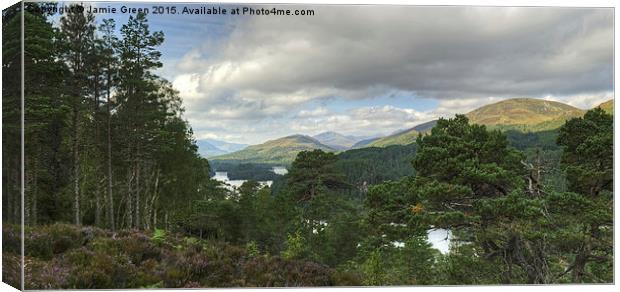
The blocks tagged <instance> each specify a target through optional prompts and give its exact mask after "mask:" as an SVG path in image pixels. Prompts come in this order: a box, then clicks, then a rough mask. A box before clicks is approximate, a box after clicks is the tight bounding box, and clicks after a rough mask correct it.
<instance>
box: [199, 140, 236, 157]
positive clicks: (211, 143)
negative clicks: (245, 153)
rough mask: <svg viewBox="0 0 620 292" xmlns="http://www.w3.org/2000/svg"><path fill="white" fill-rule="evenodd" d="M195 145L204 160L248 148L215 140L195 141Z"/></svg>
mask: <svg viewBox="0 0 620 292" xmlns="http://www.w3.org/2000/svg"><path fill="white" fill-rule="evenodd" d="M196 145H197V146H198V153H199V154H200V155H201V156H203V157H205V158H210V157H213V156H218V155H223V154H227V153H231V152H235V151H239V150H241V149H243V148H245V147H247V146H248V145H246V144H237V143H229V142H224V141H219V140H215V139H200V140H197V141H196Z"/></svg>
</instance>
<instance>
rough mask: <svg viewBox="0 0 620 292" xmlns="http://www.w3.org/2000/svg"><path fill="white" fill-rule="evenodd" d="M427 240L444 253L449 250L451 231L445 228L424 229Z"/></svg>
mask: <svg viewBox="0 0 620 292" xmlns="http://www.w3.org/2000/svg"><path fill="white" fill-rule="evenodd" d="M426 236H427V238H428V239H427V241H428V242H429V243H430V244H431V245H432V246H433V248H435V249H438V250H439V252H441V253H443V254H446V253H448V251H450V239H451V238H452V233H451V232H450V230H447V229H429V230H428V231H426Z"/></svg>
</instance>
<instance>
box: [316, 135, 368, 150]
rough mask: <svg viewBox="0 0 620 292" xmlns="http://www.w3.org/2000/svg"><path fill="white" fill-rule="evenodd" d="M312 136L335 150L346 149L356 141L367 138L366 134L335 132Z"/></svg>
mask: <svg viewBox="0 0 620 292" xmlns="http://www.w3.org/2000/svg"><path fill="white" fill-rule="evenodd" d="M312 138H314V139H316V140H318V141H319V142H321V143H323V144H325V145H327V146H329V147H332V148H334V149H337V150H348V149H351V148H352V147H353V145H355V144H356V143H358V142H360V141H363V140H365V139H368V138H369V137H368V136H346V135H342V134H340V133H336V132H324V133H321V134H318V135H315V136H312Z"/></svg>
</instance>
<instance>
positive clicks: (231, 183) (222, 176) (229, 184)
mask: <svg viewBox="0 0 620 292" xmlns="http://www.w3.org/2000/svg"><path fill="white" fill-rule="evenodd" d="M212 178H213V179H214V180H217V181H220V182H223V183H224V184H225V186H226V188H227V189H229V190H231V191H232V190H234V189H236V188H238V187H240V186H241V185H242V184H243V183H244V182H246V181H247V180H244V179H238V180H230V179H228V172H225V171H217V172H215V175H214V176H213V177H212ZM258 183H259V184H260V185H261V186H267V187H270V186H271V184H272V183H273V181H270V180H265V181H259V182H258Z"/></svg>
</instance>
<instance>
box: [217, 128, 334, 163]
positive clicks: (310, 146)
mask: <svg viewBox="0 0 620 292" xmlns="http://www.w3.org/2000/svg"><path fill="white" fill-rule="evenodd" d="M314 149H321V150H323V151H329V152H336V151H338V149H335V148H332V147H330V146H327V145H325V144H323V143H321V142H319V140H317V139H315V138H312V137H310V136H306V135H292V136H287V137H283V138H279V139H275V140H270V141H267V142H265V143H263V144H259V145H252V146H248V147H246V148H245V149H243V150H240V151H237V152H234V153H229V154H224V155H220V156H216V157H213V158H211V159H212V160H217V161H234V162H239V163H268V164H278V165H282V164H290V163H292V162H293V160H295V157H296V156H297V153H299V152H301V151H305V150H314Z"/></svg>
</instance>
